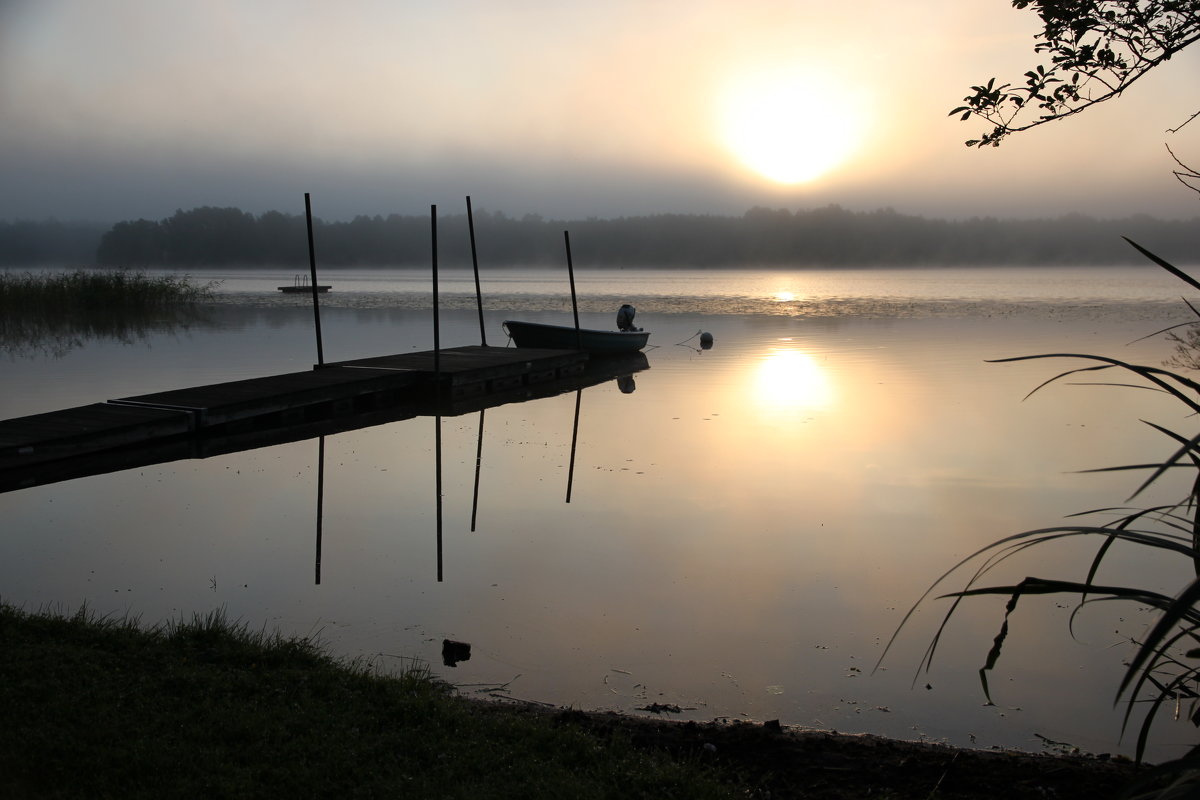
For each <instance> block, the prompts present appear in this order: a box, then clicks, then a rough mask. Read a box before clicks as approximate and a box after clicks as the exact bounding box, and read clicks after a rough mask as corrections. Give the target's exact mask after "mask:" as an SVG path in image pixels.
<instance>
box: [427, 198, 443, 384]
mask: <svg viewBox="0 0 1200 800" xmlns="http://www.w3.org/2000/svg"><path fill="white" fill-rule="evenodd" d="M429 224H430V235H431V237H432V239H433V242H432V250H433V374H434V376H435V377H436V378H440V377H441V374H442V335H441V328H440V327H439V322H438V256H437V206H436V205H432V206H430V207H429Z"/></svg>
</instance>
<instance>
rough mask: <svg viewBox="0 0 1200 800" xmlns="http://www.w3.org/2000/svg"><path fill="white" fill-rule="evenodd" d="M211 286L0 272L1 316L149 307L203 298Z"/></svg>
mask: <svg viewBox="0 0 1200 800" xmlns="http://www.w3.org/2000/svg"><path fill="white" fill-rule="evenodd" d="M213 288H214V284H212V283H196V282H195V281H193V280H192V279H191V278H190V277H188V276H186V275H160V276H150V275H147V274H145V273H144V272H136V271H131V270H83V269H77V270H74V271H72V272H45V273H33V272H0V313H4V314H13V313H20V314H43V313H47V312H50V313H57V314H62V313H69V312H71V311H88V310H111V309H115V308H152V307H159V306H170V305H178V304H182V303H195V302H198V301H201V300H205V299H208V298H209V297H211V295H212V293H213Z"/></svg>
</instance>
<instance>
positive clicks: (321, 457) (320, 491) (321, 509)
mask: <svg viewBox="0 0 1200 800" xmlns="http://www.w3.org/2000/svg"><path fill="white" fill-rule="evenodd" d="M324 516H325V437H324V436H322V437H321V443H320V444H319V445H318V446H317V567H316V569H317V586H320V585H321V522H322V520H323V519H324Z"/></svg>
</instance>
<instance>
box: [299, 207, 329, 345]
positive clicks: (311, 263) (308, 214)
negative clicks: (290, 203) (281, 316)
mask: <svg viewBox="0 0 1200 800" xmlns="http://www.w3.org/2000/svg"><path fill="white" fill-rule="evenodd" d="M304 218H305V219H306V220H307V221H308V271H309V272H310V273H311V274H312V299H313V324H314V325H315V326H316V330H317V366H318V367H323V366H325V347H324V346H323V345H322V344H321V305H320V303H319V302H317V251H316V248H314V247H313V222H312V200H311V199H310V197H309V193H308V192H305V193H304Z"/></svg>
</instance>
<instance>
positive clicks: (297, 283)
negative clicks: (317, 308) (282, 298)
mask: <svg viewBox="0 0 1200 800" xmlns="http://www.w3.org/2000/svg"><path fill="white" fill-rule="evenodd" d="M332 288H333V287H332V286H317V291H318V292H328V291H329V290H330V289H332ZM312 290H313V286H312V284H311V283H309V282H308V276H307V275H297V276H296V277H295V278H294V279H293V280H292V285H291V286H280V287H279V291H281V292H283V293H284V294H298V293H300V292H312Z"/></svg>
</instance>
